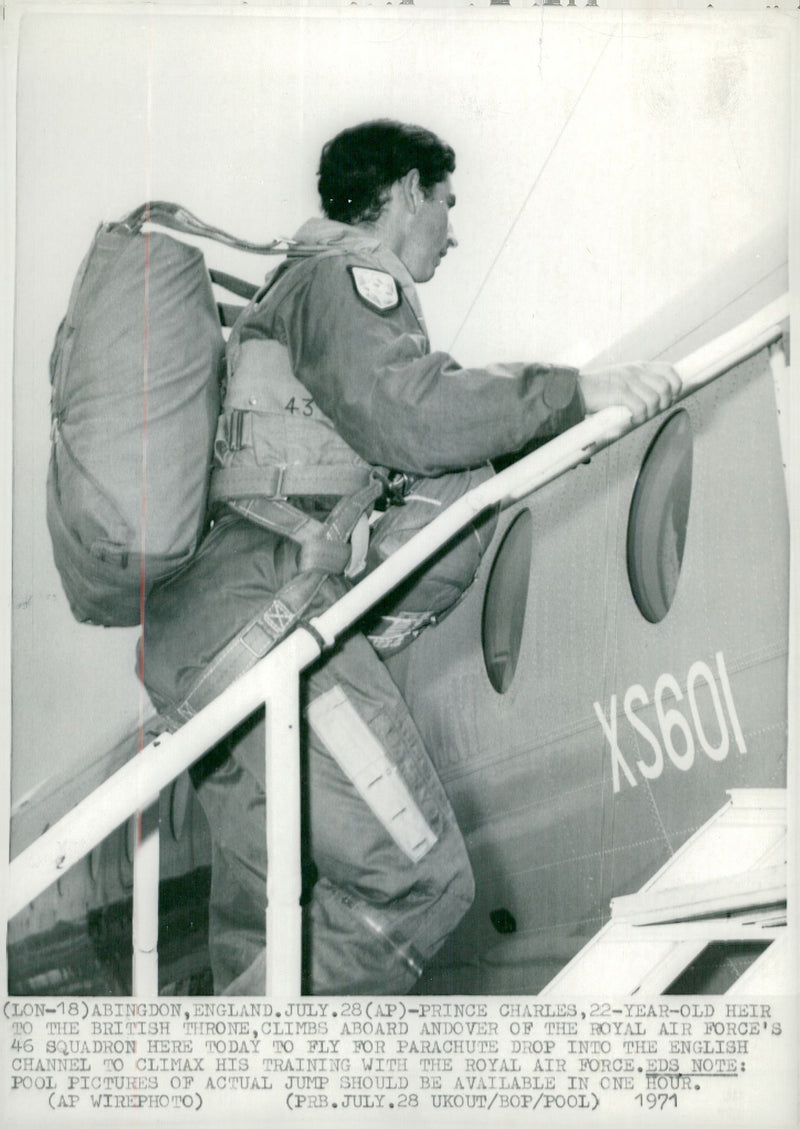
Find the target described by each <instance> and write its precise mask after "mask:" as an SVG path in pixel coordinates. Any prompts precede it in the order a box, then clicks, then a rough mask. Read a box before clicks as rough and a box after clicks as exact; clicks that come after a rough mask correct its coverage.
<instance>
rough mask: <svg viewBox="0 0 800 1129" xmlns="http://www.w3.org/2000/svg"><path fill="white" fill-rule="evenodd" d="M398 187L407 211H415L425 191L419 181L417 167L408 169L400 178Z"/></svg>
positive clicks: (423, 197)
mask: <svg viewBox="0 0 800 1129" xmlns="http://www.w3.org/2000/svg"><path fill="white" fill-rule="evenodd" d="M400 187H401V190H402V193H403V202H404V203H405V205H406V207H407V209H408V210H409V212H412V213H414V212H416V210H417V208H418V207H419V206H420V204H421V203H422V201H423V200H424V199H425V193H424V192H423V190H422V187H421V185H420V182H419V169H409V171H408V172H407V173H406V175H405V176H404V177H401V178H400Z"/></svg>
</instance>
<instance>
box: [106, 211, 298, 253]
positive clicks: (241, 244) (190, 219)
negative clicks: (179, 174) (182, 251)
mask: <svg viewBox="0 0 800 1129" xmlns="http://www.w3.org/2000/svg"><path fill="white" fill-rule="evenodd" d="M122 223H123V224H124V225H125V227H128V228H130V229H131V231H139V230H140V228H141V227H142V225H143V224H145V223H157V224H159V225H160V226H161V227H169V228H171V229H172V230H173V231H180V232H182V233H183V234H184V235H199V236H202V237H204V238H205V239H213V240H215V242H217V243H224V244H226V245H227V246H228V247H236V248H237V249H238V250H240V251H253V252H255V253H256V254H258V255H285V254H286V249H287V243H288V241H287V240H285V239H273V240H271V242H269V243H251V242H250V240H249V239H239V238H237V237H236V236H235V235H231V234H230V233H229V232H227V231H223V230H222V228H220V227H214V226H213V225H212V224H208V223H204V222H203V220H201V219H198V217H197V216H195V215H192V213H191V212H190V211H188V210H187V209H186V208H184V207H182V206H181V205H180V204H171V203H169V201H167V200H151V201H149V202H148V203H146V204H142V205H140V207H138V208H136V209H135V210H134V211H132V212H131V213H130V214H129V215H128V216H126V217H125V219H124V220H122Z"/></svg>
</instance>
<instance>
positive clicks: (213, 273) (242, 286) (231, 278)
mask: <svg viewBox="0 0 800 1129" xmlns="http://www.w3.org/2000/svg"><path fill="white" fill-rule="evenodd" d="M208 273H209V277H210V278H211V281H212V282H215V283H216V284H217V286H224V287H225V289H226V290H229V291H230V293H231V294H236V295H237V296H238V297H239V298H246V299H247V301H248V302H249V301H250V299H251V298H252V297H253V295H254V294H257V293H258V291H259V290H260V286H256V285H255V283H252V282H247V281H246V280H245V279H244V278H237V277H236V275H235V274H227V273H226V272H225V271H222V270H213V269H211V270H209V272H208Z"/></svg>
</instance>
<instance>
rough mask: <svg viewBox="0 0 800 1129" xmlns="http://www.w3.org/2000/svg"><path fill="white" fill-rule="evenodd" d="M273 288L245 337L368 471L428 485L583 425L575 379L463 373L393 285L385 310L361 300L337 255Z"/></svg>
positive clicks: (521, 369)
mask: <svg viewBox="0 0 800 1129" xmlns="http://www.w3.org/2000/svg"><path fill="white" fill-rule="evenodd" d="M276 289H277V290H278V293H277V294H276V296H275V298H276V301H275V302H274V303H269V304H268V306H267V307H265V309H264V310H263V313H262V314H261V316H260V318H259V319H256V322H255V323H253V324H251V325H250V326H248V329H247V334H246V335H248V336H250V335H258V334H259V333H260V332H265V333H266V334H267V335H268V336H273V337H276V338H277V339H279V340H281V341H282V342H283V343H284V344H285V345H286V346H287V347H288V349H289V353H290V356H291V360H292V367H293V371H294V374H295V376H296V377H297V379H298V380H300V381H301V382H302V383H303V384H304V385H305V387H306V388H307V389H308V390H309V392H310V393H311V395H312V396H313V397H314V400H315V401H316V403H317V404H318V405H319V406H320V408H321V409H322V410H323V411H324V412H325V413H326V415H328V416H329V417H330V418H331V419H332V420H333V422H334V424H335V425H336V428H337V430H338V431H339V433H340V434H341V435H342V437H343V438H344V439H345V440H346V442H347V443H349V444H350V446H351V447H352V448H353V449H354V450H355V451H357V452H358V453H359V454H360V455H361V456H362V458H364V459H366V460H367V462H370V463H373V464H378V465H384V466H390V467H392V468H394V469H397V470H403V471H407V472H410V473H414V474H423V475H427V476H432V475H436V474H441V473H445V472H447V471H450V470H455V469H461V468H465V467H470V466H476V465H478V464H479V463H481V462H485V461H486V460H487V459H490V458H494V457H497V456H500V455H505V454H508V453H509V452H513V451H517V450H519V449H520V448H521V447H523V446H525V445H526V444H528V443H530V441H531V440H534V439H539V440H543V439H546V438H549V437H551V436H553V435H556V434H559V433H560V432H561V431H563V430H565V429H566V428H567V427H570V426H572V425H573V424H574V423H577V422H579V420H580V419H582V418H583V405H582V400H581V397H580V394H579V392H578V387H577V377H578V372H577V369H572V368H562V367H557V366H549V365H540V364H508V365H495V366H491V367H487V368H463V367H461V366H460V365H458V364H457V362H456V361H455V360H454V359H453V358H452V357H451V356H449V355H448V354H447V353H443V352H431V351H430V347H429V344H428V340H427V336H426V334H425V332H424V330H423V329H422V327H421V326H420V324H419V322H418V320H417V318H416V315H415V314H414V312H413V310H412V309H411V306H410V305H409V303H408V301H407V299H406V298H405V296H403V295H402V292H401V291H400V288H399V287H397V297H398V303H397V304H396V306H395V307H394V308H391V309H386V310H380V309H378V308H377V307H376V306H375V305H374V304H370V302H368V301H367V300H365V299H364V298H362V297H361V296H360V294H359V293H358V290H357V287H356V285H355V284H354V282H353V276H352V273H351V271H349V270H348V263H347V261H346V260H345V259H344V258H343V257H331V258H326V259H322V260H321V261H320V262H319V263H318V264H317V265H316V267H315V269H314V270H313V271H309V272H308V273H307V276H306V279H305V280H304V282H303V284H302V285H301V286H299V287H297V286H295V287H292V288H290V290H289V293H288V294H287V295H286V296H284V297H283V298H281V295H280V292H279V289H280V288H276ZM270 307H271V308H270ZM259 320H260V321H261V326H259V324H258V321H259ZM244 337H245V334H243V339H244Z"/></svg>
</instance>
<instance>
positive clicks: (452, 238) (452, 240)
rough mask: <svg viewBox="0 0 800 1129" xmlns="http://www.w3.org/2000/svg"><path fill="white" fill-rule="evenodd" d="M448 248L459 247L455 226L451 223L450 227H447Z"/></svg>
mask: <svg viewBox="0 0 800 1129" xmlns="http://www.w3.org/2000/svg"><path fill="white" fill-rule="evenodd" d="M447 246H448V247H457V246H458V240H457V239H456V235H455V232H454V231H453V225H452V224H451V223H448V225H447Z"/></svg>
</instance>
